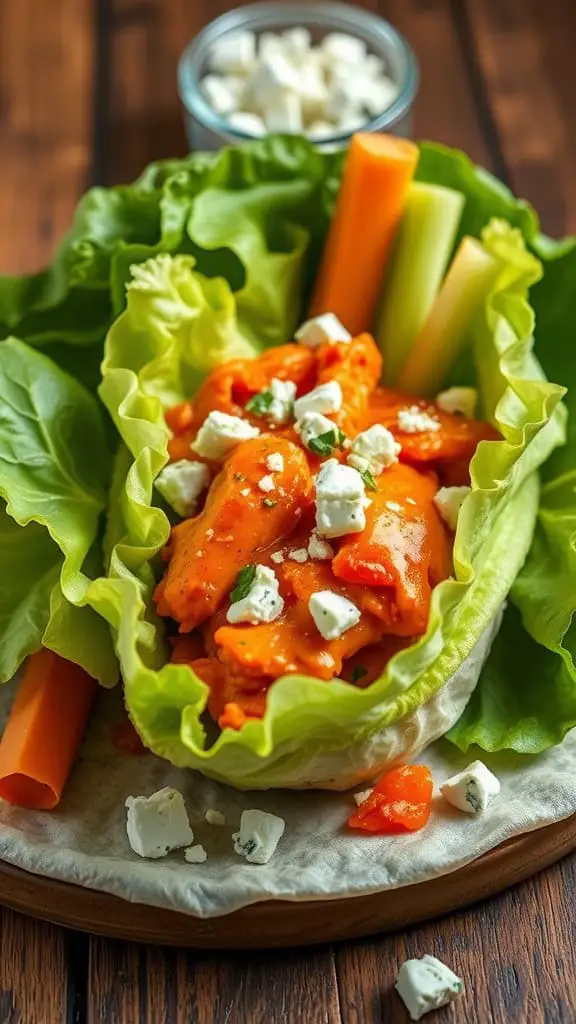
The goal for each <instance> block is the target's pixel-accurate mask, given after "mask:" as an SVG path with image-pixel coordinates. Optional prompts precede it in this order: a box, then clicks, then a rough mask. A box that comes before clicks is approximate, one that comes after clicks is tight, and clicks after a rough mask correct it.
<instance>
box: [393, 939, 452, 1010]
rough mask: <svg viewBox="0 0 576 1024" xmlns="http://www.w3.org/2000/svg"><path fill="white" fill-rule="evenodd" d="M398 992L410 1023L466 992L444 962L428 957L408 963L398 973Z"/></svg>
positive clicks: (407, 961)
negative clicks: (408, 1015)
mask: <svg viewBox="0 0 576 1024" xmlns="http://www.w3.org/2000/svg"><path fill="white" fill-rule="evenodd" d="M396 991H397V992H398V995H399V996H400V998H401V999H402V1002H403V1003H404V1005H405V1007H406V1009H407V1010H408V1013H409V1014H410V1019H411V1020H420V1018H421V1017H423V1016H424V1014H425V1013H430V1011H431V1010H438V1009H439V1008H440V1007H441V1006H446V1005H447V1004H448V1003H451V1002H452V1001H453V1000H454V999H455V998H456V996H459V995H460V994H461V993H462V992H463V991H464V985H463V983H462V980H461V979H460V978H459V977H458V975H457V974H454V971H451V970H450V968H449V967H446V964H443V963H442V961H441V960H437V959H436V957H435V956H430V955H429V954H428V953H426V954H425V955H424V956H423V957H422V958H421V960H406V962H405V963H403V964H402V966H401V968H400V970H399V971H398V978H397V980H396Z"/></svg>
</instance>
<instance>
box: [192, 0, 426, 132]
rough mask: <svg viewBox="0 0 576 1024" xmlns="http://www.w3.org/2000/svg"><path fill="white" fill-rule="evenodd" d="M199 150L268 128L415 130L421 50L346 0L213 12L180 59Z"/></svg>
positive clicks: (271, 5)
mask: <svg viewBox="0 0 576 1024" xmlns="http://www.w3.org/2000/svg"><path fill="white" fill-rule="evenodd" d="M178 77H179V91H180V97H181V100H182V104H183V107H184V116H185V122H186V132H187V136H188V142H189V144H190V147H191V149H192V150H196V149H217V148H219V147H220V146H221V145H230V144H231V143H232V144H234V143H235V142H238V143H239V142H242V141H245V140H246V139H247V138H259V137H263V136H265V135H267V134H268V133H276V134H277V133H285V134H291V135H292V134H294V135H304V136H306V137H307V138H309V139H310V140H311V141H313V142H314V143H315V144H316V145H318V146H320V147H323V148H325V147H328V146H337V145H343V144H345V143H346V142H347V140H348V138H349V137H350V136H351V135H352V134H353V133H354V132H357V131H359V130H363V131H386V132H389V133H392V134H397V135H408V134H409V133H410V127H411V110H412V104H413V101H414V97H415V95H416V92H417V87H418V69H417V64H416V59H415V57H414V54H413V52H412V50H411V49H410V46H409V44H408V43H407V41H406V40H405V39H404V37H403V36H402V35H401V34H400V33H399V32H398V31H397V30H396V29H395V28H393V26H392V25H390V24H389V22H387V21H385V20H384V19H383V18H380V17H378V16H376V15H374V14H371V13H369V12H367V11H364V10H361V9H359V8H357V7H352V6H350V5H348V4H341V3H314V4H305V5H304V4H301V3H257V4H250V5H249V6H246V7H240V8H236V9H235V10H232V11H229V12H228V13H227V14H224V15H222V16H221V17H219V18H216V19H215V20H214V21H212V22H210V24H209V25H207V26H206V27H205V28H204V29H203V31H202V32H200V33H199V34H198V35H197V36H196V38H195V39H194V40H192V42H191V43H190V44H189V45H188V47H187V48H186V50H185V51H184V53H183V55H182V57H181V60H180V65H179V71H178Z"/></svg>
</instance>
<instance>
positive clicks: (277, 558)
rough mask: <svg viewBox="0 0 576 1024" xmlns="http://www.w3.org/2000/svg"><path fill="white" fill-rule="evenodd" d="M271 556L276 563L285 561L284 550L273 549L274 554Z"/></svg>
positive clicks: (280, 563) (279, 563)
mask: <svg viewBox="0 0 576 1024" xmlns="http://www.w3.org/2000/svg"><path fill="white" fill-rule="evenodd" d="M270 558H271V560H272V561H273V562H274V563H275V564H276V565H282V562H283V561H284V555H283V553H282V551H273V552H272V554H271V555H270Z"/></svg>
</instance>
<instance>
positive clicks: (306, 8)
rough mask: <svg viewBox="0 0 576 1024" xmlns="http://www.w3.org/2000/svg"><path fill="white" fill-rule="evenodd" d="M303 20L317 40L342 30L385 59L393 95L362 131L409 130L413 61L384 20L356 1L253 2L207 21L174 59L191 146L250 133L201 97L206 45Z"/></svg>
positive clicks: (324, 143) (329, 139)
mask: <svg viewBox="0 0 576 1024" xmlns="http://www.w3.org/2000/svg"><path fill="white" fill-rule="evenodd" d="M297 25H303V26H304V27H305V28H307V29H308V30H309V31H310V32H311V34H312V40H313V42H314V43H319V42H321V40H322V39H323V37H324V36H325V35H327V34H328V33H329V32H346V33H347V34H349V35H352V36H356V37H357V38H358V39H361V40H362V41H363V42H364V43H366V46H367V48H368V51H369V52H370V53H373V54H376V56H378V57H380V58H381V59H382V60H383V61H384V64H385V67H386V74H387V75H388V76H389V77H390V78H391V79H393V81H394V82H395V83H396V84H397V86H398V95H397V97H396V99H395V100H394V102H393V103H392V104H390V106H388V107H387V108H386V109H385V110H384V111H382V113H381V114H380V115H378V116H377V117H373V118H372V119H371V120H369V121H366V123H365V124H364V125H362V128H361V130H362V131H370V132H389V133H391V134H392V135H404V136H405V135H409V134H410V130H411V120H412V118H411V114H412V105H413V102H414V98H415V96H416V93H417V90H418V77H419V76H418V65H417V63H416V58H415V56H414V54H413V52H412V49H411V48H410V46H409V44H408V43H407V41H406V39H405V38H404V36H402V35H401V34H400V33H399V32H397V31H396V29H395V28H393V27H392V25H390V24H389V22H387V21H385V20H384V19H383V18H379V17H378V16H377V15H375V14H370V13H369V12H368V11H364V10H362V9H361V8H359V7H352V6H350V5H349V4H342V3H298V2H296V3H282V2H279V3H256V4H249V5H248V6H246V7H237V8H235V9H234V10H232V11H229V12H228V13H227V14H223V15H221V17H219V18H216V19H215V20H214V21H211V22H210V24H208V25H207V26H206V27H205V28H204V29H203V30H202V31H201V32H199V33H198V35H197V36H196V37H195V38H194V39H193V40H192V42H190V43H189V45H188V46H187V47H186V49H185V50H184V53H183V54H182V56H181V58H180V63H179V65H178V89H179V93H180V99H181V101H182V105H183V108H184V119H185V125H186V136H187V139H188V144H189V146H190V149H191V150H198V149H219V148H220V147H221V146H224V145H238V144H239V143H241V142H245V141H246V140H247V139H249V138H253V137H254V136H252V135H249V134H248V133H246V132H243V131H239V130H238V129H235V128H232V127H231V126H230V125H229V124H228V123H227V122H226V121H225V120H224V118H222V117H220V116H219V115H218V114H216V113H215V112H214V110H213V109H212V108H211V107H210V105H209V104H208V103H207V101H206V100H205V99H204V97H203V95H202V93H201V91H200V88H199V83H200V80H201V78H202V77H203V75H204V74H205V72H206V71H207V63H208V54H209V51H210V48H211V46H212V45H213V44H214V43H215V42H217V41H218V40H220V39H222V38H223V37H224V36H227V35H231V34H233V33H235V32H238V31H250V32H254V33H256V35H260V33H262V32H283V31H285V30H286V29H290V28H294V27H295V26H297ZM350 135H351V133H350V132H336V130H335V133H334V135H331V136H323V137H322V140H321V141H319V140H318V139H314V140H313V141H314V144H315V145H317V146H318V147H319V148H321V149H323V148H336V147H340V146H344V145H346V143H347V142H348V140H349V138H350Z"/></svg>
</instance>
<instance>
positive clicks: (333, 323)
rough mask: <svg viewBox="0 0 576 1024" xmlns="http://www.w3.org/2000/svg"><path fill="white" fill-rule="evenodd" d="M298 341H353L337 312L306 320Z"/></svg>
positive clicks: (312, 345) (313, 345) (309, 344)
mask: <svg viewBox="0 0 576 1024" xmlns="http://www.w3.org/2000/svg"><path fill="white" fill-rule="evenodd" d="M328 128H329V131H328V134H330V133H331V132H332V133H333V132H334V128H333V127H332V126H330V125H328ZM294 337H295V338H296V341H299V342H300V344H301V345H306V346H307V347H308V348H318V347H319V346H320V345H326V344H328V345H336V344H338V342H340V341H346V342H348V341H352V335H351V334H350V331H347V330H346V328H345V327H344V325H343V324H341V323H340V320H339V319H338V317H337V316H336V314H335V313H323V314H322V316H315V317H312V319H311V320H306V322H305V323H303V324H302V326H301V327H299V328H298V330H297V331H296V334H295V335H294Z"/></svg>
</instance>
